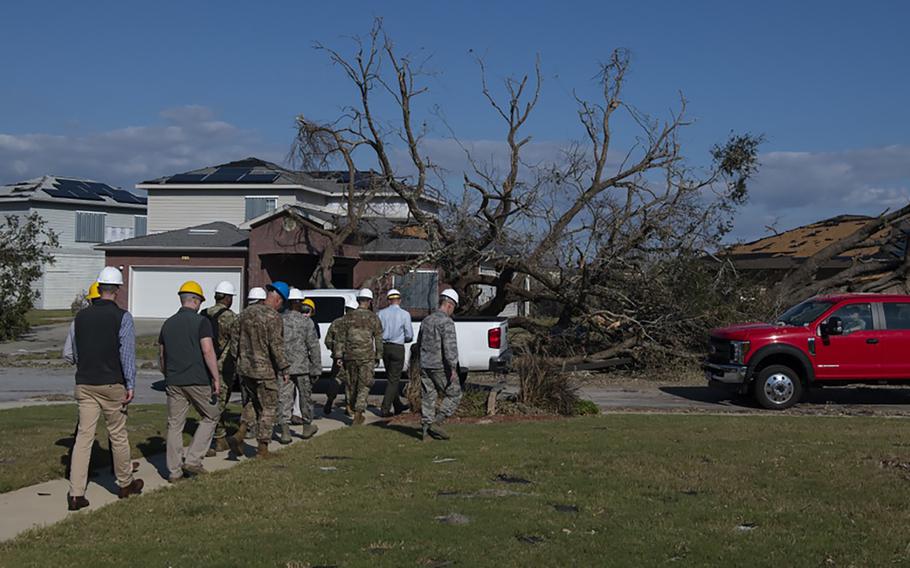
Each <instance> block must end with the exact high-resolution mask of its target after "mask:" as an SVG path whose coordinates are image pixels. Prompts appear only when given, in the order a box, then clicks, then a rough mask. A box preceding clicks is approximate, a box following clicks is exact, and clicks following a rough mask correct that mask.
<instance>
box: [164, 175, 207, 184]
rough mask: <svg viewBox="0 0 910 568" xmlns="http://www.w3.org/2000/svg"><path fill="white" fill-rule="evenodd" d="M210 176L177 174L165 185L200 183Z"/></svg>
mask: <svg viewBox="0 0 910 568" xmlns="http://www.w3.org/2000/svg"><path fill="white" fill-rule="evenodd" d="M207 175H208V174H177V175H175V176H171V177H169V178H168V179H167V181H165V182H164V183H199V182H201V181H202V180H203V179H204V178H205V176H207Z"/></svg>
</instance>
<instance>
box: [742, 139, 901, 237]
mask: <svg viewBox="0 0 910 568" xmlns="http://www.w3.org/2000/svg"><path fill="white" fill-rule="evenodd" d="M760 160H761V168H760V170H759V173H758V175H757V176H756V177H755V179H754V180H753V181H752V183H751V184H750V188H749V193H750V199H749V203H748V204H747V205H746V206H745V207H744V208H743V210H742V211H741V212H740V214H739V215H738V218H737V224H736V230H735V234H734V236H735V237H739V238H743V239H752V238H758V237H760V236H762V235H763V234H766V233H767V229H766V227H767V226H769V225H772V224H774V225H775V228H776V229H777V230H785V229H789V228H792V227H795V226H799V225H803V224H806V223H811V222H813V221H818V220H821V219H826V218H829V217H833V216H836V215H842V214H864V215H875V214H878V213H881V212H882V211H884V210H886V209H891V210H893V209H896V208H900V207H903V206H905V205H907V204H908V203H910V146H902V145H895V146H885V147H880V148H857V149H851V150H845V151H841V152H769V153H767V154H763V155H762V156H761V157H760Z"/></svg>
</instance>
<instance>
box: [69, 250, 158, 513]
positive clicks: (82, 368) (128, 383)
mask: <svg viewBox="0 0 910 568" xmlns="http://www.w3.org/2000/svg"><path fill="white" fill-rule="evenodd" d="M122 285H123V275H122V274H121V273H120V271H119V270H117V269H116V268H114V267H113V266H108V267H105V268H104V269H103V270H102V271H101V274H99V275H98V291H99V293H100V294H101V297H100V298H99V299H98V301H97V302H96V303H94V304H93V305H91V306H89V307H87V308H85V309H84V310H82V311H80V312H79V313H78V314H76V319H75V320H74V322H73V326H72V328H71V334H72V337H71V338H70V341H69V344H70V350H71V353H69V354H68V355H69V356H68V358H67V359H68V360H69V361H70V362H71V363H74V364H75V365H76V392H75V395H76V402H77V403H78V404H79V431H78V432H77V433H76V441H75V442H74V444H73V458H72V463H71V464H70V491H69V494H68V495H67V507H68V508H69V510H70V511H76V510H79V509H82V508H83V507H88V505H89V502H88V500H87V499H86V498H85V489H86V485H88V464H89V458H90V457H91V451H92V444H93V443H94V441H95V428H96V426H97V424H98V419H99V418H100V417H101V416H104V421H105V423H106V425H107V430H108V434H109V436H110V443H111V447H112V450H113V456H114V472H115V476H116V478H117V486H118V487H119V491H118V496H119V497H120V498H121V499H124V498H126V497H129V496H130V495H134V494H138V493H141V492H142V487H143V485H144V484H143V482H142V480H141V479H134V478H133V468H132V464H131V462H130V442H129V436H128V435H127V429H126V414H127V413H126V409H127V405H128V404H129V403H130V402H132V400H133V395H134V392H135V385H136V332H135V328H134V326H133V317H132V316H131V315H130V313H129V312H127V311H126V310H123V309H121V308H120V307H119V306H117V304H116V303H115V300H116V299H117V292H118V291H119V290H120V286H122Z"/></svg>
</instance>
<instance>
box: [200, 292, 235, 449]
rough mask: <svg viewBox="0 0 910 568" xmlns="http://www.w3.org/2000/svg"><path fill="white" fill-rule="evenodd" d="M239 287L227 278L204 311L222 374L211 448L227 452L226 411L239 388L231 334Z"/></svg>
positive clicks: (233, 326)
mask: <svg viewBox="0 0 910 568" xmlns="http://www.w3.org/2000/svg"><path fill="white" fill-rule="evenodd" d="M236 295H237V290H236V289H235V288H234V285H233V284H232V283H230V282H228V281H227V280H224V281H222V282H219V283H218V285H217V286H215V305H213V306H209V307H208V308H206V309H205V310H204V311H203V312H202V315H203V316H204V317H205V318H206V319H207V320H208V321H209V324H210V325H211V327H212V343H213V344H214V346H215V355H216V356H217V357H218V372H219V373H220V376H221V391H220V392H219V393H218V415H219V417H220V418H219V420H218V426H217V427H216V428H215V436H214V440H215V447H214V449H213V450H212V452H226V451H228V450H229V449H230V447H229V446H228V443H227V439H226V437H227V426H226V424H225V421H224V415H225V412H226V411H227V405H228V402H229V401H230V400H231V394H232V393H233V392H237V391H238V390H239V389H237V388H235V386H234V371H235V370H236V360H235V358H234V355H233V353H232V352H231V337H232V336H233V334H234V333H235V332H236V327H237V315H236V314H234V312H233V311H232V310H231V306H233V305H234V296H236Z"/></svg>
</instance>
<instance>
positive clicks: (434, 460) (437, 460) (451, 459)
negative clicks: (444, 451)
mask: <svg viewBox="0 0 910 568" xmlns="http://www.w3.org/2000/svg"><path fill="white" fill-rule="evenodd" d="M453 461H458V460H456V459H455V458H438V457H437V458H433V463H450V462H453Z"/></svg>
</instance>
